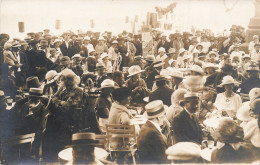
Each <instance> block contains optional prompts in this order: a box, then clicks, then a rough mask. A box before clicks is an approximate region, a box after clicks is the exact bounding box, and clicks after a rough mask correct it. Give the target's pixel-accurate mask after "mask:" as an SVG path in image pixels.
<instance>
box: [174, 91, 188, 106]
mask: <svg viewBox="0 0 260 165" xmlns="http://www.w3.org/2000/svg"><path fill="white" fill-rule="evenodd" d="M187 93H188V90H187V89H185V88H178V89H177V90H175V91H174V92H173V93H172V95H171V103H172V104H175V102H178V103H179V102H180V101H182V100H184V95H185V94H187Z"/></svg>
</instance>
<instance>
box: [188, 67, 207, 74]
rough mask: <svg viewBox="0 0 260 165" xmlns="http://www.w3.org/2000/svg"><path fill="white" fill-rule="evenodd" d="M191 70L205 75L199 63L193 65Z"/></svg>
mask: <svg viewBox="0 0 260 165" xmlns="http://www.w3.org/2000/svg"><path fill="white" fill-rule="evenodd" d="M190 70H191V71H194V72H197V73H199V74H201V75H204V72H203V69H202V68H201V67H200V66H199V65H192V67H191V69H190Z"/></svg>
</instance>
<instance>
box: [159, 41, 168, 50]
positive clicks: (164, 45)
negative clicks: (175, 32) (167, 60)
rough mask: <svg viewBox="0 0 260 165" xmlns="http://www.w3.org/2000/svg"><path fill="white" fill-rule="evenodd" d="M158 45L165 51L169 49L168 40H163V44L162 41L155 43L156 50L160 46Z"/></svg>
mask: <svg viewBox="0 0 260 165" xmlns="http://www.w3.org/2000/svg"><path fill="white" fill-rule="evenodd" d="M160 47H163V48H164V49H165V51H166V52H168V50H169V49H170V47H171V45H170V42H168V41H165V42H164V44H163V43H162V41H160V42H159V43H158V45H157V50H158V49H159V48H160Z"/></svg>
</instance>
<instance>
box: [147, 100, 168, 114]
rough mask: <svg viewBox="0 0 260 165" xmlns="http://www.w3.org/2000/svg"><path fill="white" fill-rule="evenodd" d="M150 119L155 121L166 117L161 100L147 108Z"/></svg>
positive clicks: (149, 104)
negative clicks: (157, 118)
mask: <svg viewBox="0 0 260 165" xmlns="http://www.w3.org/2000/svg"><path fill="white" fill-rule="evenodd" d="M145 109H146V112H147V118H148V119H154V118H156V117H160V116H163V115H165V113H166V111H165V107H164V105H163V102H162V101H161V100H154V101H152V102H150V103H148V104H147V105H146V106H145Z"/></svg>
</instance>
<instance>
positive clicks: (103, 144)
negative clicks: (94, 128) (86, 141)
mask: <svg viewBox="0 0 260 165" xmlns="http://www.w3.org/2000/svg"><path fill="white" fill-rule="evenodd" d="M96 141H97V142H98V144H100V146H101V147H102V148H103V149H107V135H105V134H104V135H101V134H96Z"/></svg>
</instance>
